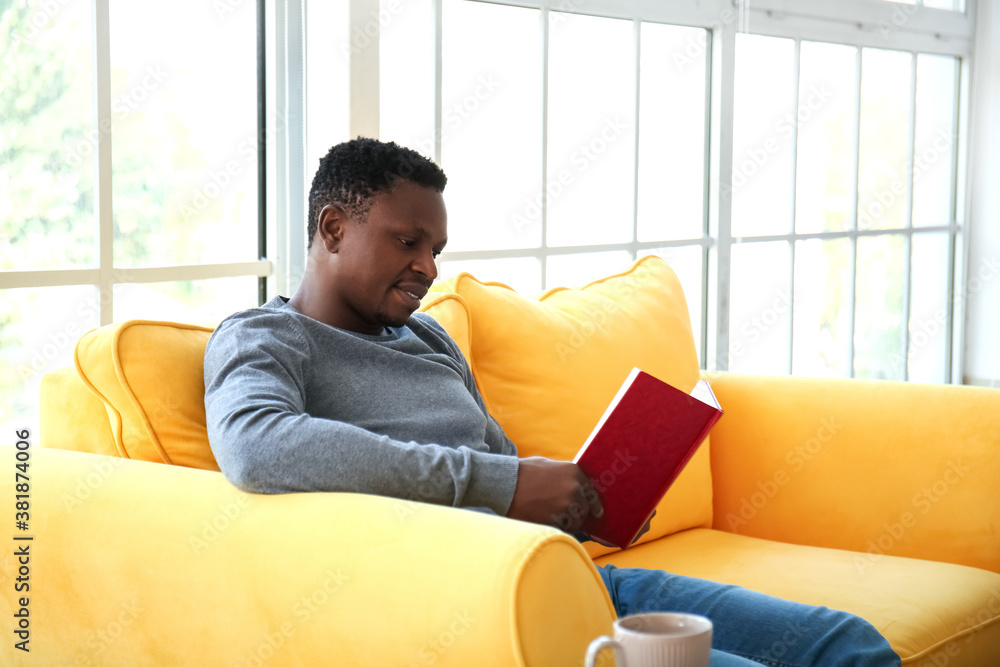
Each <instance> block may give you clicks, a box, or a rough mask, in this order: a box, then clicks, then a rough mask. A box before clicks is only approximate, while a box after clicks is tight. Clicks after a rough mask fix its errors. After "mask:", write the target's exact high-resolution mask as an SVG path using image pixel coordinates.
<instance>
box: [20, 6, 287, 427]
mask: <svg viewBox="0 0 1000 667" xmlns="http://www.w3.org/2000/svg"><path fill="white" fill-rule="evenodd" d="M94 16H96V22H95V20H94V18H93V17H94ZM256 26H257V14H256V10H255V7H254V4H253V3H203V2H195V1H185V2H181V3H179V4H178V3H170V4H163V5H147V4H143V5H141V6H140V5H139V4H136V3H130V2H125V1H124V0H89V1H88V0H71V1H69V2H59V3H30V4H29V3H26V2H17V3H6V6H5V9H4V10H3V12H2V14H0V43H2V44H3V45H4V47H3V49H4V66H5V67H4V70H5V71H4V74H3V76H2V79H0V105H2V107H3V108H2V113H0V137H2V140H0V146H2V148H0V151H2V153H3V159H2V160H0V186H2V187H0V191H2V192H3V193H4V194H3V195H2V196H0V330H2V334H0V336H2V342H0V422H2V423H9V422H13V423H16V424H17V425H19V428H21V427H23V426H24V425H33V426H35V427H36V428H37V410H38V400H37V396H38V388H39V383H40V380H41V376H42V375H43V374H45V373H47V372H50V371H52V370H55V369H58V368H61V367H65V366H71V365H72V364H73V349H74V345H75V343H76V341H77V340H78V339H79V337H80V336H81V335H83V334H84V333H86V332H87V331H88V330H90V329H93V328H95V327H97V326H101V325H103V324H109V323H111V322H112V321H122V320H125V319H131V318H147V319H165V320H181V321H192V322H205V323H215V322H218V321H219V320H220V319H222V318H223V317H225V316H226V315H228V314H229V313H231V312H233V311H236V310H239V309H242V308H247V307H251V306H254V305H257V303H258V295H259V286H258V281H259V278H260V277H262V276H266V275H267V274H268V273H269V272H270V262H268V261H260V260H259V254H258V203H259V202H258V195H259V190H258V145H259V138H258V128H257V122H258V119H257V113H256V109H257V65H256V62H257V39H256V34H257V29H256ZM95 53H96V56H94V55H93V54H95ZM95 83H96V93H95Z"/></svg>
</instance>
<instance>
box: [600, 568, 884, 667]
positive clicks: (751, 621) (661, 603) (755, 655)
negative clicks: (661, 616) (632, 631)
mask: <svg viewBox="0 0 1000 667" xmlns="http://www.w3.org/2000/svg"><path fill="white" fill-rule="evenodd" d="M597 570H598V572H600V573H601V578H602V579H604V585H605V586H606V587H607V589H608V593H610V594H611V601H612V602H613V603H614V605H615V611H616V612H617V613H618V616H619V617H622V616H627V615H628V614H639V613H643V612H650V611H679V612H686V613H689V614H699V615H701V616H705V617H707V618H708V619H709V620H710V621H712V626H713V627H712V667H729V666H732V667H737V666H738V665H743V666H746V665H753V664H754V663H760V664H762V665H771V666H772V667H806V666H808V665H831V666H834V665H836V666H837V667H846V666H851V665H853V666H857V667H883V666H887V665H899V664H900V663H899V656H898V655H896V653H895V652H893V650H892V649H891V648H890V647H889V642H887V641H886V640H885V638H884V637H882V635H881V634H879V632H878V631H877V630H876V629H875V628H874V627H873V626H872V625H871V623H869V622H868V621H866V620H864V619H862V618H859V617H857V616H852V615H851V614H848V613H845V612H842V611H834V610H832V609H828V608H826V607H812V606H810V605H806V604H801V603H799V602H789V601H787V600H782V599H780V598H776V597H772V596H770V595H765V594H763V593H757V592H755V591H750V590H747V589H745V588H741V587H740V586H731V585H726V584H719V583H716V582H714V581H706V580H704V579H695V578H693V577H684V576H681V575H677V574H670V573H669V572H663V571H662V570H643V569H637V568H618V567H615V566H614V565H605V566H603V567H598V568H597ZM750 661H753V662H750Z"/></svg>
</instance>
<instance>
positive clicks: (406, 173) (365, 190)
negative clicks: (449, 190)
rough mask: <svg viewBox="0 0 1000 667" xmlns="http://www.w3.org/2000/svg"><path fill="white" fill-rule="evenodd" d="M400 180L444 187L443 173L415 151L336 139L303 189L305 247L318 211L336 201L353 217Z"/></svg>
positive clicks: (387, 144)
mask: <svg viewBox="0 0 1000 667" xmlns="http://www.w3.org/2000/svg"><path fill="white" fill-rule="evenodd" d="M401 179H405V180H408V181H413V182H414V183H416V184H417V185H422V186H424V187H428V188H434V189H435V190H437V191H438V192H444V186H445V184H446V183H447V182H448V177H447V176H445V175H444V172H443V171H442V170H441V167H439V166H437V165H436V164H434V163H433V162H432V161H430V160H428V159H427V158H425V157H424V156H423V155H421V154H420V153H417V152H416V151H414V150H410V149H409V148H404V147H402V146H400V145H398V144H396V143H395V142H392V141H389V142H384V141H379V140H377V139H369V138H366V137H358V138H357V139H352V140H351V141H345V142H344V143H342V144H337V145H336V146H334V147H333V148H331V149H330V151H329V152H328V153H327V154H326V155H325V156H324V157H323V158H322V159H320V161H319V169H317V170H316V176H314V177H313V182H312V187H311V188H310V189H309V225H308V228H307V232H306V235H307V241H306V249H307V250H308V249H309V248H311V247H312V241H313V237H314V236H315V235H316V228H317V227H318V225H319V213H320V211H322V210H323V207H324V206H326V205H328V204H337V205H339V206H341V207H342V208H343V209H344V210H345V211H347V213H348V214H349V215H350V216H351V217H353V218H354V219H355V220H357V221H358V222H364V221H365V219H366V218H367V217H368V212H369V211H370V210H371V207H372V204H373V203H374V200H375V197H376V196H377V195H379V194H381V193H383V192H389V191H391V190H392V189H393V187H395V185H396V183H397V182H398V181H399V180H401Z"/></svg>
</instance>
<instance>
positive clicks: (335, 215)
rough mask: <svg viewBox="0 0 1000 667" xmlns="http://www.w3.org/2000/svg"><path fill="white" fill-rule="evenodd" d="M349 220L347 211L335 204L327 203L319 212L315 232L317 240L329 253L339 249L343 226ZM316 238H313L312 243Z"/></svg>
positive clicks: (334, 252)
mask: <svg viewBox="0 0 1000 667" xmlns="http://www.w3.org/2000/svg"><path fill="white" fill-rule="evenodd" d="M348 222H350V220H349V217H348V215H347V212H346V211H345V210H344V209H343V208H341V207H340V206H337V205H336V204H327V205H326V206H324V207H323V209H322V210H321V211H320V212H319V223H318V224H317V225H316V234H317V235H318V236H319V241H320V242H322V244H323V247H324V248H326V251H327V252H328V253H330V254H336V252H337V251H338V250H339V249H340V242H341V240H342V239H343V238H344V227H345V226H346V225H347V223H348ZM315 244H316V239H313V245H315Z"/></svg>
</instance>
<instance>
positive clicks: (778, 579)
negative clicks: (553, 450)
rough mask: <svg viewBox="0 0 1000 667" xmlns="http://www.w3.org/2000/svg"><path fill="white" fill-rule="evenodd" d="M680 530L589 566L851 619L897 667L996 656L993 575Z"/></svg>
mask: <svg viewBox="0 0 1000 667" xmlns="http://www.w3.org/2000/svg"><path fill="white" fill-rule="evenodd" d="M867 556H868V554H863V553H858V552H854V551H845V550H840V549H827V548H823V547H810V546H802V545H796V544H785V543H782V542H773V541H771V540H763V539H760V538H756V537H747V536H745V535H734V534H732V533H726V532H723V531H719V530H689V531H685V532H683V533H679V534H677V535H671V536H670V537H668V538H666V539H663V540H657V541H656V542H654V543H652V544H644V545H642V546H640V547H636V548H634V549H629V550H627V551H624V552H621V553H616V554H612V555H610V556H607V557H605V558H601V559H599V560H598V561H597V564H598V565H606V564H609V563H610V564H614V565H617V566H618V567H644V568H656V569H662V570H667V571H669V572H672V573H674V574H681V575H686V576H690V577H698V578H700V579H711V580H713V581H718V582H721V583H724V584H735V585H738V586H743V587H745V588H749V589H751V590H755V591H760V592H762V593H767V594H769V595H775V596H777V597H780V598H783V599H786V600H794V601H796V602H802V603H805V604H810V605H825V606H827V607H830V608H831V609H840V610H842V611H846V612H850V613H852V614H856V615H858V616H860V617H862V618H864V619H865V620H867V621H868V622H870V623H871V624H872V625H874V626H875V628H876V629H877V630H878V631H879V632H880V633H882V635H883V636H884V637H885V638H886V639H887V640H889V643H890V644H891V645H892V648H893V650H894V651H896V653H898V654H899V656H900V658H902V660H903V664H904V665H907V666H911V665H912V666H918V665H919V666H920V667H924V666H927V667H930V666H931V665H938V666H940V665H948V667H980V666H981V665H993V664H996V659H997V656H1000V574H997V573H996V572H989V571H987V570H982V569H979V568H974V567H968V566H965V565H954V564H952V563H939V562H936V561H929V560H920V559H916V558H900V557H897V556H888V555H886V556H882V557H881V558H880V559H879V560H878V561H877V562H874V563H872V562H871V561H870V560H869V559H868V557H867Z"/></svg>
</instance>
